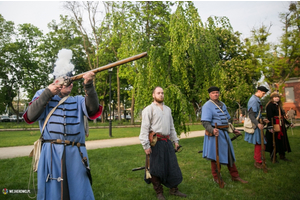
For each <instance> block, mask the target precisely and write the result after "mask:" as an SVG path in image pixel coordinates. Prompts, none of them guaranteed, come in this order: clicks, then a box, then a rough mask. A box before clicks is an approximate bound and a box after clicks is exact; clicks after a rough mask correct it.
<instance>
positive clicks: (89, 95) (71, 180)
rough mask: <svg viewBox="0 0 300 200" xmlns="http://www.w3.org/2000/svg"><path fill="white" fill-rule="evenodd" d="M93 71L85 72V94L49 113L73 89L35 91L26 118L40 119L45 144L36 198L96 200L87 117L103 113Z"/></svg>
mask: <svg viewBox="0 0 300 200" xmlns="http://www.w3.org/2000/svg"><path fill="white" fill-rule="evenodd" d="M93 78H94V73H93V72H87V73H85V74H84V75H83V79H84V82H83V84H84V89H85V93H86V95H85V97H83V96H70V97H68V98H67V99H66V100H65V101H64V102H63V103H62V104H60V105H59V106H58V107H57V108H56V109H55V111H54V112H53V113H52V114H51V115H50V118H49V119H48V121H47V123H46V126H45V129H44V131H42V127H43V124H44V122H45V120H47V116H48V114H49V113H50V112H51V110H52V109H53V108H54V107H55V106H57V105H58V103H59V101H60V100H61V99H63V98H64V97H66V96H68V95H69V94H70V93H71V91H72V88H73V84H72V83H71V84H70V85H69V86H65V85H63V86H62V85H59V84H55V83H52V84H50V85H49V86H48V87H47V88H45V89H41V90H39V91H37V92H36V94H35V95H34V97H33V99H32V101H31V102H30V105H29V106H28V108H27V110H26V112H25V113H24V115H23V117H24V119H25V121H26V122H27V123H29V124H31V123H33V122H35V121H39V125H40V129H41V132H42V136H43V145H42V150H41V155H40V160H39V163H38V169H37V179H38V195H37V199H39V200H40V199H71V200H72V199H89V200H90V199H94V194H93V191H92V186H91V184H92V181H91V174H90V168H89V160H88V155H87V150H86V147H85V127H84V116H86V117H88V118H89V119H96V118H97V117H99V116H100V115H101V112H102V106H101V105H99V100H98V95H97V93H96V91H95V88H94V85H93Z"/></svg>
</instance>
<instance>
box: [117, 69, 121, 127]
mask: <svg viewBox="0 0 300 200" xmlns="http://www.w3.org/2000/svg"><path fill="white" fill-rule="evenodd" d="M117 87H118V88H117V96H118V120H119V122H120V121H121V106H120V105H121V99H120V78H119V67H117Z"/></svg>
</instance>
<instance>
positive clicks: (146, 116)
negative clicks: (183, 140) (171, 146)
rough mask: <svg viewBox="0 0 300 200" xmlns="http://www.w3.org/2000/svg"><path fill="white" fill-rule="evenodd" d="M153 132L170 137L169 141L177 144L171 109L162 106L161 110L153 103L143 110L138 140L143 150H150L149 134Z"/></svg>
mask: <svg viewBox="0 0 300 200" xmlns="http://www.w3.org/2000/svg"><path fill="white" fill-rule="evenodd" d="M151 131H154V132H155V133H159V134H161V135H164V136H167V135H170V140H171V141H173V142H175V143H178V141H179V139H178V137H177V133H176V131H175V127H174V123H173V118H172V114H171V109H170V108H169V107H168V106H166V105H164V104H163V110H161V108H160V107H159V106H158V105H157V104H156V103H154V102H152V103H151V104H150V105H149V106H147V107H146V108H144V110H143V112H142V124H141V132H140V136H139V139H140V141H141V144H142V146H143V148H144V149H149V148H150V141H149V132H151Z"/></svg>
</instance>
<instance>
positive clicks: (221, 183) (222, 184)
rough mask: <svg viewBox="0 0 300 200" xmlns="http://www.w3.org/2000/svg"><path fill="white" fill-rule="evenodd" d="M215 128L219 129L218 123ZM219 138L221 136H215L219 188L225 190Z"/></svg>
mask: <svg viewBox="0 0 300 200" xmlns="http://www.w3.org/2000/svg"><path fill="white" fill-rule="evenodd" d="M215 128H217V123H215ZM218 137H219V136H215V139H216V162H217V169H216V171H217V175H218V182H219V186H220V188H224V185H225V183H224V181H223V179H222V177H221V166H220V161H219V141H218Z"/></svg>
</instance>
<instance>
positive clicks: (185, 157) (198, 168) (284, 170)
mask: <svg viewBox="0 0 300 200" xmlns="http://www.w3.org/2000/svg"><path fill="white" fill-rule="evenodd" d="M293 130H294V131H293V135H292V133H291V132H290V131H289V132H288V135H289V141H290V145H291V149H292V152H291V153H288V154H287V155H286V157H287V158H288V159H291V160H292V162H284V161H281V160H279V163H277V164H273V163H271V161H270V159H269V153H266V156H267V164H268V167H269V168H271V170H270V171H269V172H268V173H264V172H263V171H262V170H259V169H256V168H254V165H253V164H254V159H253V150H254V146H253V145H252V144H248V143H247V142H245V141H244V140H243V139H242V140H241V139H237V140H235V141H233V146H234V150H235V155H236V159H237V161H236V166H237V169H238V171H239V174H240V176H241V178H243V179H244V180H247V181H249V183H248V184H241V183H237V182H233V181H231V179H230V174H229V172H228V169H227V167H226V166H222V170H221V174H222V177H223V180H224V181H225V182H226V185H225V188H224V189H220V188H219V186H218V185H217V184H216V183H214V182H213V178H212V175H211V171H210V162H209V161H207V160H205V159H203V158H202V155H201V154H199V153H197V152H198V151H199V150H201V149H202V145H203V137H197V138H189V139H182V140H181V141H180V144H181V145H182V146H183V147H182V148H183V150H182V152H180V153H178V154H177V158H178V162H179V165H180V168H181V170H182V174H183V182H182V183H181V184H180V185H179V189H180V191H182V192H184V193H186V194H187V195H188V197H187V198H186V199H193V200H199V199H200V200H201V199H205V200H206V199H222V200H223V199H224V200H228V199H230V200H231V199H236V200H248V199H249V200H253V199H257V200H274V199H275V200H276V199H278V200H282V199H283V200H288V199H291V200H295V199H299V198H300V191H299V188H300V182H299V177H300V175H299V174H300V168H299V166H300V145H299V143H300V127H296V128H295V129H293ZM88 154H89V159H90V163H91V164H90V165H91V172H92V176H93V191H94V195H95V198H96V199H105V200H106V199H107V200H135V199H136V200H148V199H149V200H150V199H155V192H154V190H153V188H152V185H148V184H146V183H145V182H144V180H143V176H144V171H143V170H140V171H135V172H133V171H131V170H132V169H133V168H136V167H140V166H143V165H144V163H145V154H144V151H143V149H142V146H141V145H130V146H125V147H113V148H105V149H95V150H89V151H88ZM30 164H31V158H28V157H20V158H13V159H3V160H1V165H0V177H1V179H0V188H8V189H24V190H25V189H27V185H28V177H29V171H30ZM31 188H32V187H31ZM164 191H165V192H164V195H165V197H166V198H167V199H168V200H178V199H181V198H179V197H174V196H170V195H169V194H168V189H167V188H165V187H164ZM0 199H29V198H28V197H27V195H26V194H7V195H4V194H0Z"/></svg>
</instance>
